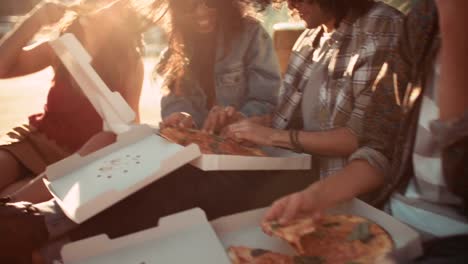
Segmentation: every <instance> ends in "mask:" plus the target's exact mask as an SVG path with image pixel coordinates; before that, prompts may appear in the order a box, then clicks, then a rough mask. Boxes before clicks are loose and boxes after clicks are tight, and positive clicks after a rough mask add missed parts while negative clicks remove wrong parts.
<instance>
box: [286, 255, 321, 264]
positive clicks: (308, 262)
mask: <svg viewBox="0 0 468 264" xmlns="http://www.w3.org/2000/svg"><path fill="white" fill-rule="evenodd" d="M322 263H325V260H324V259H323V258H322V257H318V256H295V257H294V264H322Z"/></svg>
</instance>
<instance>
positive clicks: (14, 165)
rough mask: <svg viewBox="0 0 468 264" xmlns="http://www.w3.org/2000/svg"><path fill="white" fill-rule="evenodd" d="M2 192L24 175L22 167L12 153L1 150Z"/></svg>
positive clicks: (0, 182)
mask: <svg viewBox="0 0 468 264" xmlns="http://www.w3.org/2000/svg"><path fill="white" fill-rule="evenodd" d="M0 171H1V172H2V173H1V176H0V191H1V190H3V189H4V188H6V187H7V186H8V185H10V184H12V183H13V182H15V181H17V180H18V179H19V178H20V176H21V173H22V165H21V163H19V162H18V160H16V159H15V157H14V156H13V155H11V153H10V152H8V151H6V150H0Z"/></svg>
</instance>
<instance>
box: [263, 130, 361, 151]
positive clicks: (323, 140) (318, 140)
mask: <svg viewBox="0 0 468 264" xmlns="http://www.w3.org/2000/svg"><path fill="white" fill-rule="evenodd" d="M298 141H299V144H300V145H301V146H302V148H303V149H304V152H306V153H312V154H319V155H324V156H349V155H351V154H352V153H353V152H354V151H355V150H356V149H357V147H358V139H357V137H356V136H355V135H354V134H353V133H352V132H351V131H350V130H349V129H348V128H344V127H343V128H337V129H333V130H328V131H317V132H309V131H299V134H298ZM272 145H274V146H278V147H284V148H290V149H292V148H294V147H293V144H292V142H291V139H290V136H289V131H285V130H275V133H274V134H273V136H272Z"/></svg>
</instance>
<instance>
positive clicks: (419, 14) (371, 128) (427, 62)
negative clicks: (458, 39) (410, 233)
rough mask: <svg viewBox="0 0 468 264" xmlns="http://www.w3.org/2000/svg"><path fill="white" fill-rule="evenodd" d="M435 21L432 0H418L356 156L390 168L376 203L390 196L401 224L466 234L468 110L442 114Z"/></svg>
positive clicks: (442, 233) (432, 232)
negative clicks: (451, 116)
mask: <svg viewBox="0 0 468 264" xmlns="http://www.w3.org/2000/svg"><path fill="white" fill-rule="evenodd" d="M437 22H438V21H437V9H436V5H435V2H434V1H433V0H420V1H419V2H418V3H417V4H416V6H415V7H414V8H413V10H412V11H411V13H410V14H409V15H408V17H407V19H406V21H405V26H404V28H405V32H404V34H402V36H403V37H402V39H401V43H400V44H399V48H398V56H395V57H393V58H392V62H391V63H390V67H389V70H390V72H389V73H387V74H386V75H385V77H384V78H382V80H381V82H379V84H377V89H376V92H375V93H374V94H373V98H372V104H371V105H370V107H369V110H368V114H367V117H366V118H365V124H364V126H365V133H364V135H363V136H362V137H361V138H360V146H361V147H360V148H359V149H358V150H357V151H356V152H355V153H354V154H353V155H352V156H351V157H350V159H351V160H353V159H366V160H368V161H369V163H370V164H371V165H373V166H374V167H376V168H378V169H379V170H381V171H382V172H385V173H386V176H387V184H386V185H385V186H384V189H383V190H381V191H379V193H378V196H377V199H376V200H375V201H374V203H375V204H376V205H378V206H382V205H384V204H385V203H386V202H388V201H390V203H388V205H389V206H388V207H389V209H390V210H391V213H392V214H393V215H394V216H395V217H397V218H398V219H400V220H401V221H403V222H406V223H407V224H409V225H412V226H413V227H415V228H417V229H418V230H421V231H423V232H424V233H425V234H430V235H437V236H446V235H454V234H461V233H465V234H467V233H468V219H467V218H466V216H467V215H468V210H467V209H468V181H467V180H466V179H467V175H468V169H467V166H466V164H467V161H468V129H467V128H468V113H465V115H464V116H463V117H461V118H459V119H457V120H453V121H451V122H442V121H440V120H437V119H436V118H437V117H436V116H437V115H438V105H437V98H436V97H435V96H434V93H435V92H436V91H437V89H438V88H437V87H436V86H435V85H437V84H436V83H437V82H436V81H435V80H436V79H437V74H436V73H437V71H436V70H435V69H434V68H433V67H434V63H435V58H436V56H437V54H438V52H439V48H440V39H439V37H438V35H437V32H438V30H437ZM408 83H409V84H410V85H406V84H408ZM436 113H437V114H436ZM369 157H372V158H369ZM423 219H424V221H423ZM440 226H444V228H435V227H440Z"/></svg>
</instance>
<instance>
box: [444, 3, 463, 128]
mask: <svg viewBox="0 0 468 264" xmlns="http://www.w3.org/2000/svg"><path fill="white" fill-rule="evenodd" d="M437 6H438V10H439V17H440V20H439V26H440V32H441V37H442V49H441V58H440V59H441V65H442V69H441V74H440V81H439V82H440V83H439V86H440V89H439V100H440V119H441V120H442V121H448V120H451V119H455V118H458V117H461V116H463V114H464V113H466V111H467V110H468V74H466V71H467V69H468V48H467V46H466V45H467V43H468V34H467V31H466V25H467V24H468V16H467V13H468V1H466V0H437Z"/></svg>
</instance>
